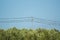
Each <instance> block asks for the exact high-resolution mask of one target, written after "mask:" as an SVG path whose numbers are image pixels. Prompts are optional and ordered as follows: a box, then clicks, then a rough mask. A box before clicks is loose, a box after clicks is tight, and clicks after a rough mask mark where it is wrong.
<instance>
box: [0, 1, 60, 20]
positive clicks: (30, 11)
mask: <svg viewBox="0 0 60 40" xmlns="http://www.w3.org/2000/svg"><path fill="white" fill-rule="evenodd" d="M19 17H37V18H42V19H46V20H53V21H60V0H0V18H19Z"/></svg>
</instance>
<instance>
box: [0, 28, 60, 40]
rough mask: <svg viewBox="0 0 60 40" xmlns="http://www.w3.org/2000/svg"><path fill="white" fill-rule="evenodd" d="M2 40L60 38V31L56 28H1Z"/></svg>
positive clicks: (0, 38) (50, 39)
mask: <svg viewBox="0 0 60 40" xmlns="http://www.w3.org/2000/svg"><path fill="white" fill-rule="evenodd" d="M0 40H60V31H58V30H56V29H51V30H47V29H40V28H39V29H35V30H33V29H17V28H15V27H13V28H10V29H8V30H3V29H0Z"/></svg>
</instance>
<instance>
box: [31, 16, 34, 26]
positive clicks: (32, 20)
mask: <svg viewBox="0 0 60 40" xmlns="http://www.w3.org/2000/svg"><path fill="white" fill-rule="evenodd" d="M31 18H32V19H31V22H32V27H34V17H31Z"/></svg>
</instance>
